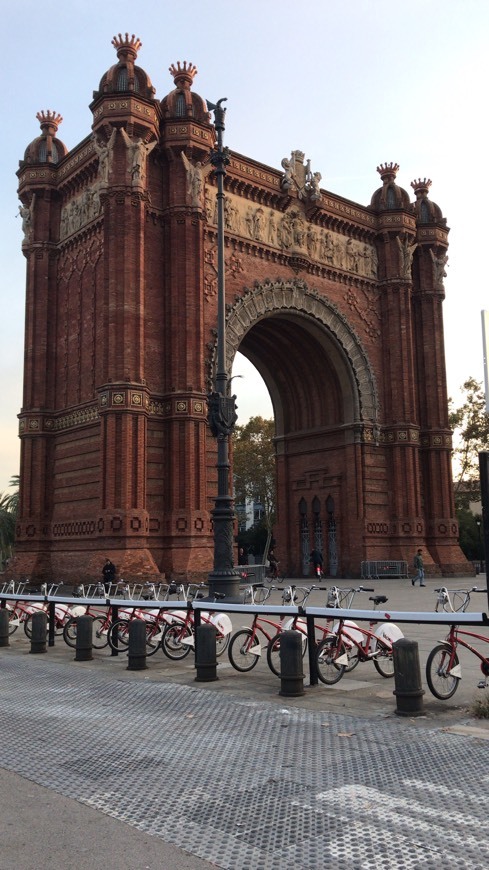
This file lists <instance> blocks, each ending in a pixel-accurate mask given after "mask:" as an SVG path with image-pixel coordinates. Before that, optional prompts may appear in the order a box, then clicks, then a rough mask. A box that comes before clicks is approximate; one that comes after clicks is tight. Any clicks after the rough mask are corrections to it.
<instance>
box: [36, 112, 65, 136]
mask: <svg viewBox="0 0 489 870" xmlns="http://www.w3.org/2000/svg"><path fill="white" fill-rule="evenodd" d="M36 118H37V120H38V121H39V123H40V125H41V130H44V129H47V128H48V127H54V130H55V131H56V130H57V129H58V127H59V125H60V124H61V122H62V120H63V118H62V117H61V115H59V114H57V113H56V112H52V111H51V110H50V109H47V111H46V112H38V113H37V115H36Z"/></svg>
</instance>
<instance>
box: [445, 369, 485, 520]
mask: <svg viewBox="0 0 489 870" xmlns="http://www.w3.org/2000/svg"><path fill="white" fill-rule="evenodd" d="M461 389H462V393H463V403H462V404H461V405H460V407H458V408H454V406H453V401H452V399H449V410H450V415H449V420H450V426H451V428H452V429H453V433H454V449H453V472H454V475H453V476H454V492H455V504H456V506H457V508H468V506H469V503H470V502H473V501H480V497H481V496H480V480H479V453H480V452H481V451H484V450H488V449H489V415H488V414H486V404H485V394H484V389H483V387H482V384H481V383H480V382H479V381H476V380H475V378H468V380H466V381H465V383H464V384H463V385H462V387H461Z"/></svg>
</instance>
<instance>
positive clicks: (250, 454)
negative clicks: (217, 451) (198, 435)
mask: <svg viewBox="0 0 489 870" xmlns="http://www.w3.org/2000/svg"><path fill="white" fill-rule="evenodd" d="M274 434H275V424H274V421H273V419H272V420H265V419H264V418H263V417H251V418H250V419H249V420H248V422H247V423H246V424H245V425H244V426H236V428H235V430H234V432H233V471H234V491H235V498H236V501H238V502H245V501H246V500H247V499H248V500H252V501H255V502H259V503H260V504H261V505H262V506H263V514H264V522H265V525H266V528H267V530H268V531H271V529H272V527H273V523H274V520H275V504H276V498H275V450H274V445H273V436H274Z"/></svg>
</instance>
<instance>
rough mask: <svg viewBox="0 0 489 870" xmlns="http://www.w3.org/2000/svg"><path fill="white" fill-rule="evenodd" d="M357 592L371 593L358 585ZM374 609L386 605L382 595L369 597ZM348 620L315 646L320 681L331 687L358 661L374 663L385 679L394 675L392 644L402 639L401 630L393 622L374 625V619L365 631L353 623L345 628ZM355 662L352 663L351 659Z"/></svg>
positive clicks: (334, 627) (339, 624)
mask: <svg viewBox="0 0 489 870" xmlns="http://www.w3.org/2000/svg"><path fill="white" fill-rule="evenodd" d="M353 591H354V592H355V593H356V592H371V591H373V590H371V589H365V588H364V587H362V586H360V587H358V588H357V589H355V590H353ZM369 601H373V604H374V609H375V608H376V607H377V606H378V605H379V604H385V603H386V602H387V598H386V596H385V595H375V596H371V597H370V598H369ZM346 623H347V620H345V619H344V618H342V619H340V620H339V621H338V623H337V625H336V626H333V633H332V634H330V635H329V636H327V637H326V638H325V639H324V640H323V641H322V642H321V643H320V644H319V646H318V648H317V652H316V665H317V673H318V677H319V679H320V680H321V682H323V683H326V685H328V686H333V685H334V684H335V683H337V682H339V680H341V678H342V676H343V675H344V674H345V673H346V672H347V670H349V671H352V670H353V668H354V667H356V665H357V664H358V662H367V661H373V663H374V667H375V669H376V670H377V672H378V673H379V674H380V675H381V676H382V677H385V678H389V677H392V676H394V662H393V658H392V644H393V643H394V642H395V641H396V640H399V639H400V638H401V637H403V636H404V635H403V633H402V631H401V630H400V628H399V627H398V626H397V625H395V624H394V623H392V622H387V623H382V624H381V625H380V626H378V628H376V629H375V630H374V627H375V625H376V624H377V622H376V620H375V619H374V618H371V619H370V621H369V626H368V628H362V627H361V626H359V625H357V624H356V623H350V625H347V624H346ZM352 659H357V661H356V662H355V663H353V662H352V661H351V660H352Z"/></svg>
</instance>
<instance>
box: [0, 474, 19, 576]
mask: <svg viewBox="0 0 489 870" xmlns="http://www.w3.org/2000/svg"><path fill="white" fill-rule="evenodd" d="M9 485H10V486H11V487H13V488H14V490H13V492H4V493H2V494H0V553H1V559H2V566H3V564H4V563H5V560H6V559H8V558H10V556H11V555H12V548H13V546H14V542H15V525H16V521H17V512H18V509H19V476H18V475H17V474H16V475H14V476H13V477H12V478H11V479H10V483H9Z"/></svg>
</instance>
